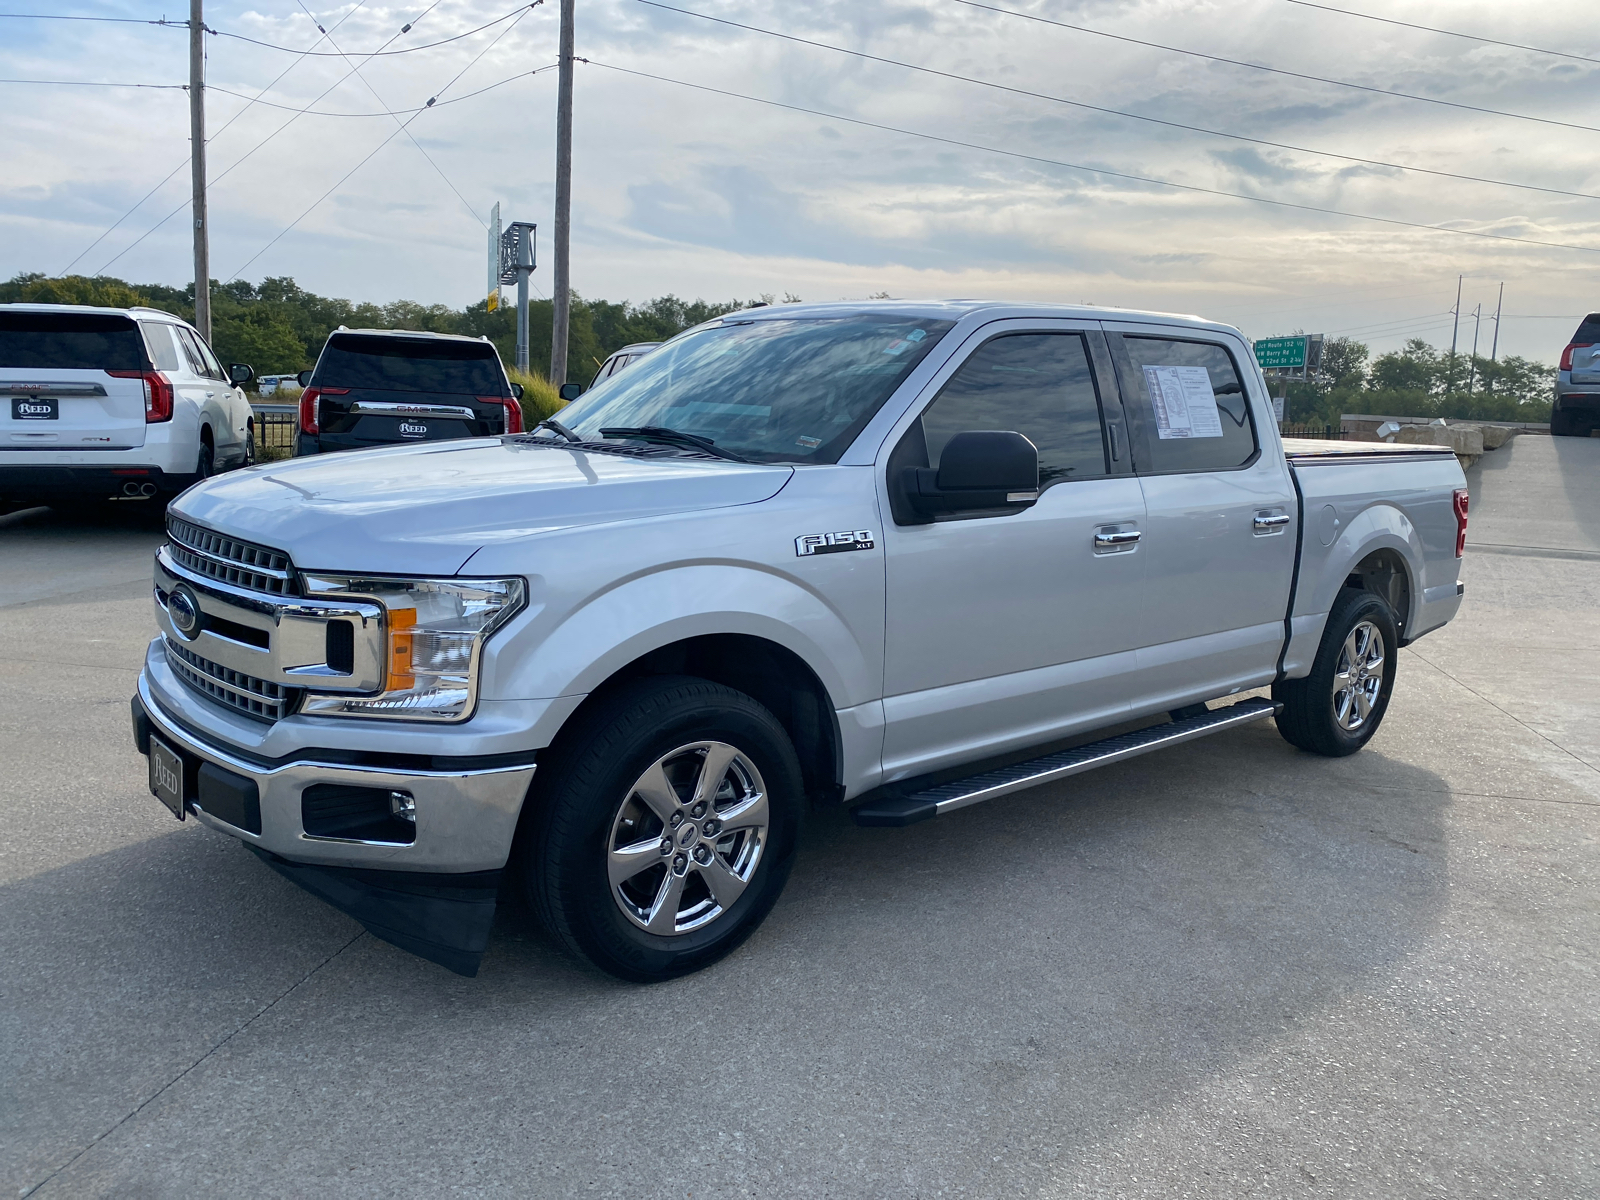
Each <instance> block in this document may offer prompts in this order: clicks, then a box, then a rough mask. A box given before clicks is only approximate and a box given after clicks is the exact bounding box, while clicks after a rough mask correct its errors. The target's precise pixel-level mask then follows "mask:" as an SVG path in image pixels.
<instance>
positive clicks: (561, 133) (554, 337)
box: [195, 0, 574, 387]
mask: <svg viewBox="0 0 1600 1200" xmlns="http://www.w3.org/2000/svg"><path fill="white" fill-rule="evenodd" d="M195 3H196V4H198V3H199V0H195ZM573 4H574V0H561V51H560V59H559V62H560V66H559V69H558V71H557V76H558V79H559V81H560V87H559V90H558V92H557V97H556V228H555V235H556V262H555V280H554V282H553V284H552V289H551V299H552V300H553V302H554V303H553V309H554V311H553V313H552V316H553V318H554V319H553V320H552V322H551V331H550V382H551V383H553V384H555V385H556V386H557V387H560V386H561V385H562V384H563V383H565V382H566V381H567V330H568V326H569V323H570V319H571V314H572V276H571V270H570V267H571V263H570V247H569V245H568V243H569V242H570V240H571V234H572V43H573V32H572V26H573V21H574V14H573Z"/></svg>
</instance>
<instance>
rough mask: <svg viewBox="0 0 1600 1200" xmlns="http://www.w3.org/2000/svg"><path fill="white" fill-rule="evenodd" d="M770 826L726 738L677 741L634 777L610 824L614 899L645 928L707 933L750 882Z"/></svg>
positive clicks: (754, 783) (742, 760)
mask: <svg viewBox="0 0 1600 1200" xmlns="http://www.w3.org/2000/svg"><path fill="white" fill-rule="evenodd" d="M767 823H768V815H767V796H766V788H765V786H764V785H763V784H762V782H761V773H760V772H759V771H757V770H756V766H755V764H754V763H753V762H751V761H750V760H749V758H747V757H746V756H745V755H744V754H742V753H740V751H739V750H738V749H737V748H736V747H733V746H730V745H728V744H727V743H726V742H691V743H690V744H689V745H687V746H679V747H678V748H677V749H676V750H673V751H670V752H668V753H667V754H663V755H662V756H661V757H660V758H658V759H656V761H655V762H653V763H652V764H650V766H649V768H647V769H646V770H645V772H644V774H643V775H640V776H639V778H638V779H637V780H635V781H634V784H633V786H632V787H631V788H629V789H628V794H627V795H626V796H624V797H623V800H622V804H621V806H620V807H619V808H618V809H617V814H616V816H615V817H614V818H613V819H612V821H611V833H610V836H609V838H608V839H607V842H606V870H607V873H608V874H609V875H610V879H611V898H612V899H613V900H615V901H616V902H617V907H618V908H620V909H621V910H622V912H623V915H624V916H626V917H627V918H628V920H630V921H632V922H633V923H634V924H635V925H637V926H638V927H639V928H640V929H643V930H644V931H645V932H647V933H654V934H660V935H663V936H671V935H673V934H680V933H689V932H691V931H693V930H696V929H703V928H704V927H705V926H707V925H709V924H710V923H711V922H712V921H715V920H716V919H717V918H718V917H720V916H722V914H723V913H725V912H727V911H728V909H730V908H732V907H733V903H734V901H736V900H737V899H738V898H739V896H740V893H742V892H743V891H744V889H745V887H746V886H747V885H748V884H749V883H750V879H751V877H752V876H753V875H754V874H755V871H756V867H757V865H758V864H759V863H760V861H761V853H762V850H763V849H764V848H765V847H766V842H767Z"/></svg>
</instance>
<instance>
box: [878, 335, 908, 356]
mask: <svg viewBox="0 0 1600 1200" xmlns="http://www.w3.org/2000/svg"><path fill="white" fill-rule="evenodd" d="M914 345H916V343H915V342H911V341H907V340H906V339H905V338H895V340H894V341H892V342H890V343H889V344H888V345H887V346H885V347H884V348H883V352H884V353H885V354H903V353H905V352H906V351H907V350H909V349H911V347H912V346H914Z"/></svg>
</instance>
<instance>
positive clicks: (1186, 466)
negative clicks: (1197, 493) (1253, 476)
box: [1120, 334, 1256, 474]
mask: <svg viewBox="0 0 1600 1200" xmlns="http://www.w3.org/2000/svg"><path fill="white" fill-rule="evenodd" d="M1120 340H1121V344H1122V349H1123V352H1124V354H1125V358H1124V359H1123V364H1122V365H1123V369H1124V374H1125V375H1126V378H1124V379H1123V381H1122V384H1123V387H1124V389H1126V392H1127V394H1128V395H1129V396H1130V397H1131V399H1132V404H1131V405H1130V406H1129V407H1130V408H1131V409H1132V411H1133V413H1134V415H1135V419H1136V420H1137V421H1138V423H1139V425H1140V427H1141V429H1142V430H1143V432H1144V438H1143V441H1144V461H1143V462H1142V463H1141V464H1140V465H1139V469H1140V471H1142V472H1145V473H1151V474H1163V473H1168V472H1174V471H1178V472H1182V471H1227V470H1232V469H1233V468H1235V467H1242V466H1244V465H1245V464H1247V463H1248V462H1250V461H1251V459H1252V458H1253V457H1254V456H1255V452H1256V432H1255V425H1254V423H1253V422H1252V420H1251V417H1250V403H1249V400H1248V399H1247V398H1246V396H1245V391H1244V381H1243V378H1242V377H1241V375H1240V374H1239V370H1238V367H1237V366H1236V364H1235V363H1234V361H1233V356H1232V355H1231V354H1229V353H1228V350H1227V348H1226V347H1224V346H1219V345H1217V344H1216V343H1215V342H1198V341H1195V342H1191V341H1179V340H1177V339H1168V338H1147V337H1135V336H1133V335H1131V334H1124V335H1123V336H1122V338H1121V339H1120Z"/></svg>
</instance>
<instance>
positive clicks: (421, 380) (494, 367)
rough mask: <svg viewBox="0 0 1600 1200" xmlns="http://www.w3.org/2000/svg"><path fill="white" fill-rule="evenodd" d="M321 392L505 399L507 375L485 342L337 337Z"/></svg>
mask: <svg viewBox="0 0 1600 1200" xmlns="http://www.w3.org/2000/svg"><path fill="white" fill-rule="evenodd" d="M316 382H317V385H318V386H319V387H344V388H373V389H376V390H379V391H396V392H453V393H456V394H458V395H466V396H504V395H507V394H508V393H507V392H506V381H505V372H504V371H503V370H502V369H501V367H500V358H499V356H498V355H496V354H495V352H494V347H492V346H490V345H488V344H487V343H485V342H453V341H434V340H433V339H431V338H429V339H423V338H390V337H363V336H361V335H360V334H354V335H350V334H345V335H338V334H336V335H335V336H333V337H332V338H330V339H328V345H327V348H326V349H325V350H323V352H322V357H321V359H319V360H318V362H317V375H316Z"/></svg>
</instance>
